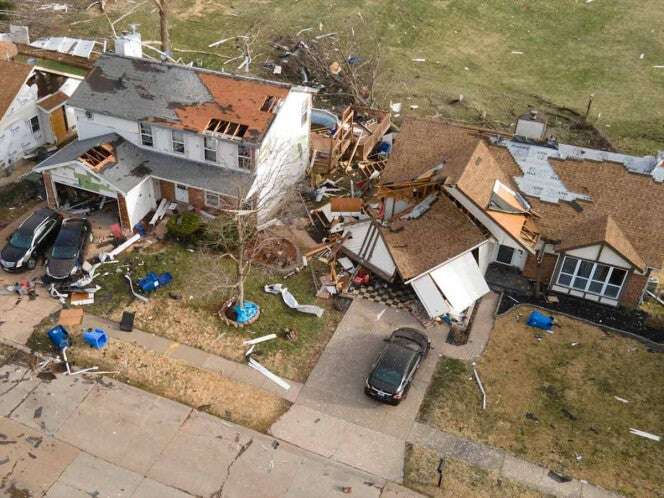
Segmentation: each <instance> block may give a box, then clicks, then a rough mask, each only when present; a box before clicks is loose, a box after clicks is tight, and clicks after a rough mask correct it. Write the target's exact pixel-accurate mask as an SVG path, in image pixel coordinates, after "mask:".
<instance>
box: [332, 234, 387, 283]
mask: <svg viewBox="0 0 664 498" xmlns="http://www.w3.org/2000/svg"><path fill="white" fill-rule="evenodd" d="M347 234H349V235H350V238H348V239H346V240H345V241H344V243H343V246H344V248H345V249H346V250H347V251H348V252H349V253H350V254H351V255H352V257H354V258H355V259H357V260H360V261H366V263H367V264H370V265H372V266H373V267H374V268H376V269H378V270H379V271H381V272H382V273H384V274H385V277H387V278H390V279H391V278H392V277H393V276H394V274H395V273H396V270H397V268H396V265H395V264H394V260H393V259H392V256H391V255H390V252H389V250H388V249H387V245H385V240H383V236H382V235H381V233H380V230H378V229H377V228H376V227H375V226H374V225H373V223H372V222H371V221H367V222H363V223H356V224H355V225H350V226H348V227H347V228H346V230H344V236H345V235H347Z"/></svg>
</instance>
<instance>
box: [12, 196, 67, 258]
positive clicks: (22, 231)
mask: <svg viewBox="0 0 664 498" xmlns="http://www.w3.org/2000/svg"><path fill="white" fill-rule="evenodd" d="M61 224H62V215H60V214H59V213H56V212H55V211H53V210H52V209H48V208H42V209H38V210H37V211H35V212H34V213H32V215H31V216H30V217H29V218H28V219H26V220H25V221H24V222H23V223H21V224H20V225H19V227H18V228H17V229H16V231H15V232H14V233H12V234H11V235H10V236H9V238H8V239H7V244H6V245H5V247H3V248H2V251H1V252H0V266H2V269H3V270H6V271H20V270H25V269H28V270H31V269H33V268H34V267H35V266H37V259H38V258H39V256H40V255H42V254H43V253H44V251H45V250H46V248H47V247H48V246H49V245H51V244H52V243H53V239H55V236H56V234H57V233H58V229H59V228H60V225H61Z"/></svg>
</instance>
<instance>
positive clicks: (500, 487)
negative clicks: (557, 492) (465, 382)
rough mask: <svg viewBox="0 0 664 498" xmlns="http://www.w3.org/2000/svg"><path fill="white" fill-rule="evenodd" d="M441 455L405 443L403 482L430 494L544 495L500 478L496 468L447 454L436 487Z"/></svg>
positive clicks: (473, 497)
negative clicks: (490, 470)
mask: <svg viewBox="0 0 664 498" xmlns="http://www.w3.org/2000/svg"><path fill="white" fill-rule="evenodd" d="M439 463H440V457H439V456H438V454H437V453H436V452H435V451H433V450H430V449H428V448H421V447H417V446H415V447H414V446H412V445H407V446H406V462H405V464H404V484H405V485H406V486H408V487H409V488H412V489H414V490H416V491H419V492H420V493H424V494H425V495H427V496H430V497H431V498H512V497H514V496H519V497H520V498H540V497H544V496H548V495H544V494H542V493H539V492H537V491H533V490H531V489H528V488H526V487H523V486H521V485H519V484H517V483H514V482H511V481H507V480H505V479H502V478H500V477H499V476H498V475H497V474H496V473H495V472H488V471H486V470H484V469H481V468H479V467H475V466H472V465H468V464H467V463H464V462H462V461H460V460H455V459H452V458H446V459H445V464H444V466H443V479H442V482H441V486H440V487H438V479H439V474H438V465H439Z"/></svg>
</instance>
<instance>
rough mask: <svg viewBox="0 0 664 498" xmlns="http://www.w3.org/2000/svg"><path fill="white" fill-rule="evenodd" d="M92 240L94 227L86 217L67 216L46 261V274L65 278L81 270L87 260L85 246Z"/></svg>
mask: <svg viewBox="0 0 664 498" xmlns="http://www.w3.org/2000/svg"><path fill="white" fill-rule="evenodd" d="M89 240H92V227H91V226H90V222H89V221H88V220H87V219H85V218H67V219H66V220H64V221H63V222H62V226H61V227H60V232H59V233H58V237H57V238H56V239H55V243H54V244H53V248H52V249H51V251H50V252H49V254H48V260H47V261H46V275H47V276H48V277H50V278H51V279H56V280H64V279H66V278H69V277H73V276H74V275H76V274H77V273H79V272H80V271H81V266H82V265H83V262H84V261H85V246H86V245H87V243H88V241H89Z"/></svg>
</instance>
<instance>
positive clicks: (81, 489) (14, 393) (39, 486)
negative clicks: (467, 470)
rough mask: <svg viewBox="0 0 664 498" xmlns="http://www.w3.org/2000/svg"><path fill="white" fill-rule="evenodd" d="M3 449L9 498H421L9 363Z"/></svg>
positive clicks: (158, 403) (1, 401)
mask: <svg viewBox="0 0 664 498" xmlns="http://www.w3.org/2000/svg"><path fill="white" fill-rule="evenodd" d="M0 447H1V448H2V449H3V453H2V454H1V455H0V496H7V497H11V498H17V497H37V496H46V497H48V498H89V497H90V496H94V497H97V498H106V497H133V498H184V497H190V496H206V497H208V496H209V497H215V498H221V497H238V498H239V497H242V498H252V497H256V498H259V497H260V498H262V497H275V498H276V497H289V498H295V497H301V498H311V497H314V496H315V497H339V496H344V495H346V493H345V492H344V488H346V491H350V493H351V494H352V496H356V497H368V498H371V497H375V498H378V497H380V496H383V498H389V497H391V498H396V497H402V498H413V497H416V496H419V495H417V494H415V493H412V492H410V491H407V490H402V489H401V488H400V487H399V486H397V485H395V484H393V483H392V484H390V485H389V486H386V482H385V481H384V480H382V479H379V478H377V477H375V476H372V475H370V474H368V473H364V472H362V471H360V470H357V469H353V468H351V467H348V466H345V465H342V464H339V463H337V462H334V461H330V460H328V459H325V458H323V457H320V456H317V455H314V454H312V453H310V452H307V451H304V450H302V449H299V448H297V447H295V446H292V445H290V444H288V443H286V442H284V441H278V440H276V439H274V438H272V437H269V436H265V435H263V434H259V433H256V432H253V431H251V430H248V429H245V428H243V427H240V426H237V425H234V424H231V423H229V422H226V421H223V420H220V419H218V418H215V417H212V416H209V415H207V414H205V413H201V412H198V411H196V410H192V409H191V408H189V407H186V406H184V405H181V404H179V403H175V402H172V401H169V400H166V399H164V398H160V397H158V396H155V395H152V394H148V393H146V392H143V391H140V390H138V389H135V388H132V387H129V386H126V385H124V384H121V383H117V382H112V381H108V380H103V379H102V380H99V381H96V380H92V379H86V378H83V377H66V376H62V375H61V376H58V378H57V379H56V380H51V381H46V380H41V379H37V378H34V377H32V374H31V372H30V370H29V369H27V368H25V367H20V366H16V365H14V364H8V365H5V366H3V367H2V368H0ZM348 488H350V490H348Z"/></svg>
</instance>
